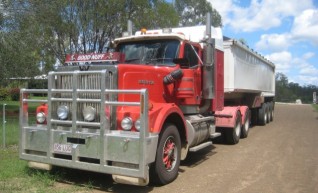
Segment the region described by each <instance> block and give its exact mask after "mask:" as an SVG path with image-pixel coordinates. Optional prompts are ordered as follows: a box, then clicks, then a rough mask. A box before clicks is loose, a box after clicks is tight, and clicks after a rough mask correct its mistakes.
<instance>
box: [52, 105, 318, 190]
mask: <svg viewBox="0 0 318 193" xmlns="http://www.w3.org/2000/svg"><path fill="white" fill-rule="evenodd" d="M189 157H190V159H187V160H186V161H183V162H182V163H181V167H180V170H179V176H178V178H177V179H176V180H175V181H174V182H172V183H170V184H168V185H165V186H161V187H154V186H147V187H136V186H130V185H122V184H116V183H114V182H113V181H112V178H111V176H110V175H103V174H94V173H87V172H79V173H77V174H75V175H74V177H71V176H69V177H70V178H69V183H71V184H73V183H76V184H79V183H82V182H83V181H86V180H92V184H91V186H92V187H93V188H92V189H91V192H96V193H101V192H118V193H124V192H130V193H133V192H141V193H143V192H153V193H165V192H180V193H181V192H182V193H195V192H200V193H205V192H209V193H210V192H217V193H239V192H242V193H243V192H244V193H255V192H264V193H272V192H273V193H278V192H279V193H285V192H286V193H313V192H318V113H317V112H314V110H313V108H312V107H311V106H310V105H287V104H276V106H275V117H274V122H271V123H269V124H267V125H266V126H255V127H252V128H251V130H250V133H249V136H248V138H246V139H242V140H240V142H239V144H237V145H224V144H214V145H213V146H212V147H211V148H207V149H205V150H202V151H200V152H196V153H191V154H190V156H189ZM79 175H80V176H82V177H81V180H79V178H78V176H79ZM57 186H60V187H61V186H69V185H68V184H67V183H66V182H63V183H58V184H57Z"/></svg>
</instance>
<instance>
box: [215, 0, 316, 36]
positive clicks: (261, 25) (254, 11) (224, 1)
mask: <svg viewBox="0 0 318 193" xmlns="http://www.w3.org/2000/svg"><path fill="white" fill-rule="evenodd" d="M209 1H210V2H211V4H212V6H213V7H214V8H215V9H216V10H217V11H218V12H219V13H220V14H221V16H222V19H223V24H224V25H229V26H230V27H232V28H233V29H234V30H236V31H243V32H252V31H257V30H268V29H270V28H273V27H278V26H280V25H281V24H282V22H284V19H287V18H288V17H290V16H293V17H295V16H297V15H299V14H300V13H302V11H303V10H305V9H310V8H312V7H313V4H312V1H311V0H303V1H301V3H299V0H288V1H277V0H262V1H261V0H252V1H251V3H250V5H249V6H248V7H240V6H239V5H238V1H236V0H209Z"/></svg>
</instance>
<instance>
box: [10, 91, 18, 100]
mask: <svg viewBox="0 0 318 193" xmlns="http://www.w3.org/2000/svg"><path fill="white" fill-rule="evenodd" d="M10 96H11V100H13V101H19V99H20V89H19V88H12V89H10Z"/></svg>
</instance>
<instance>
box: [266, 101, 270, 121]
mask: <svg viewBox="0 0 318 193" xmlns="http://www.w3.org/2000/svg"><path fill="white" fill-rule="evenodd" d="M266 107H267V111H266V112H267V120H266V121H267V122H266V123H269V122H270V119H271V118H270V117H271V104H270V103H266Z"/></svg>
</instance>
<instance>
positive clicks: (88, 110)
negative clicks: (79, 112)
mask: <svg viewBox="0 0 318 193" xmlns="http://www.w3.org/2000/svg"><path fill="white" fill-rule="evenodd" d="M83 117H84V120H85V121H94V120H95V117H96V109H95V108H94V107H92V106H87V107H85V108H84V110H83Z"/></svg>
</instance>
